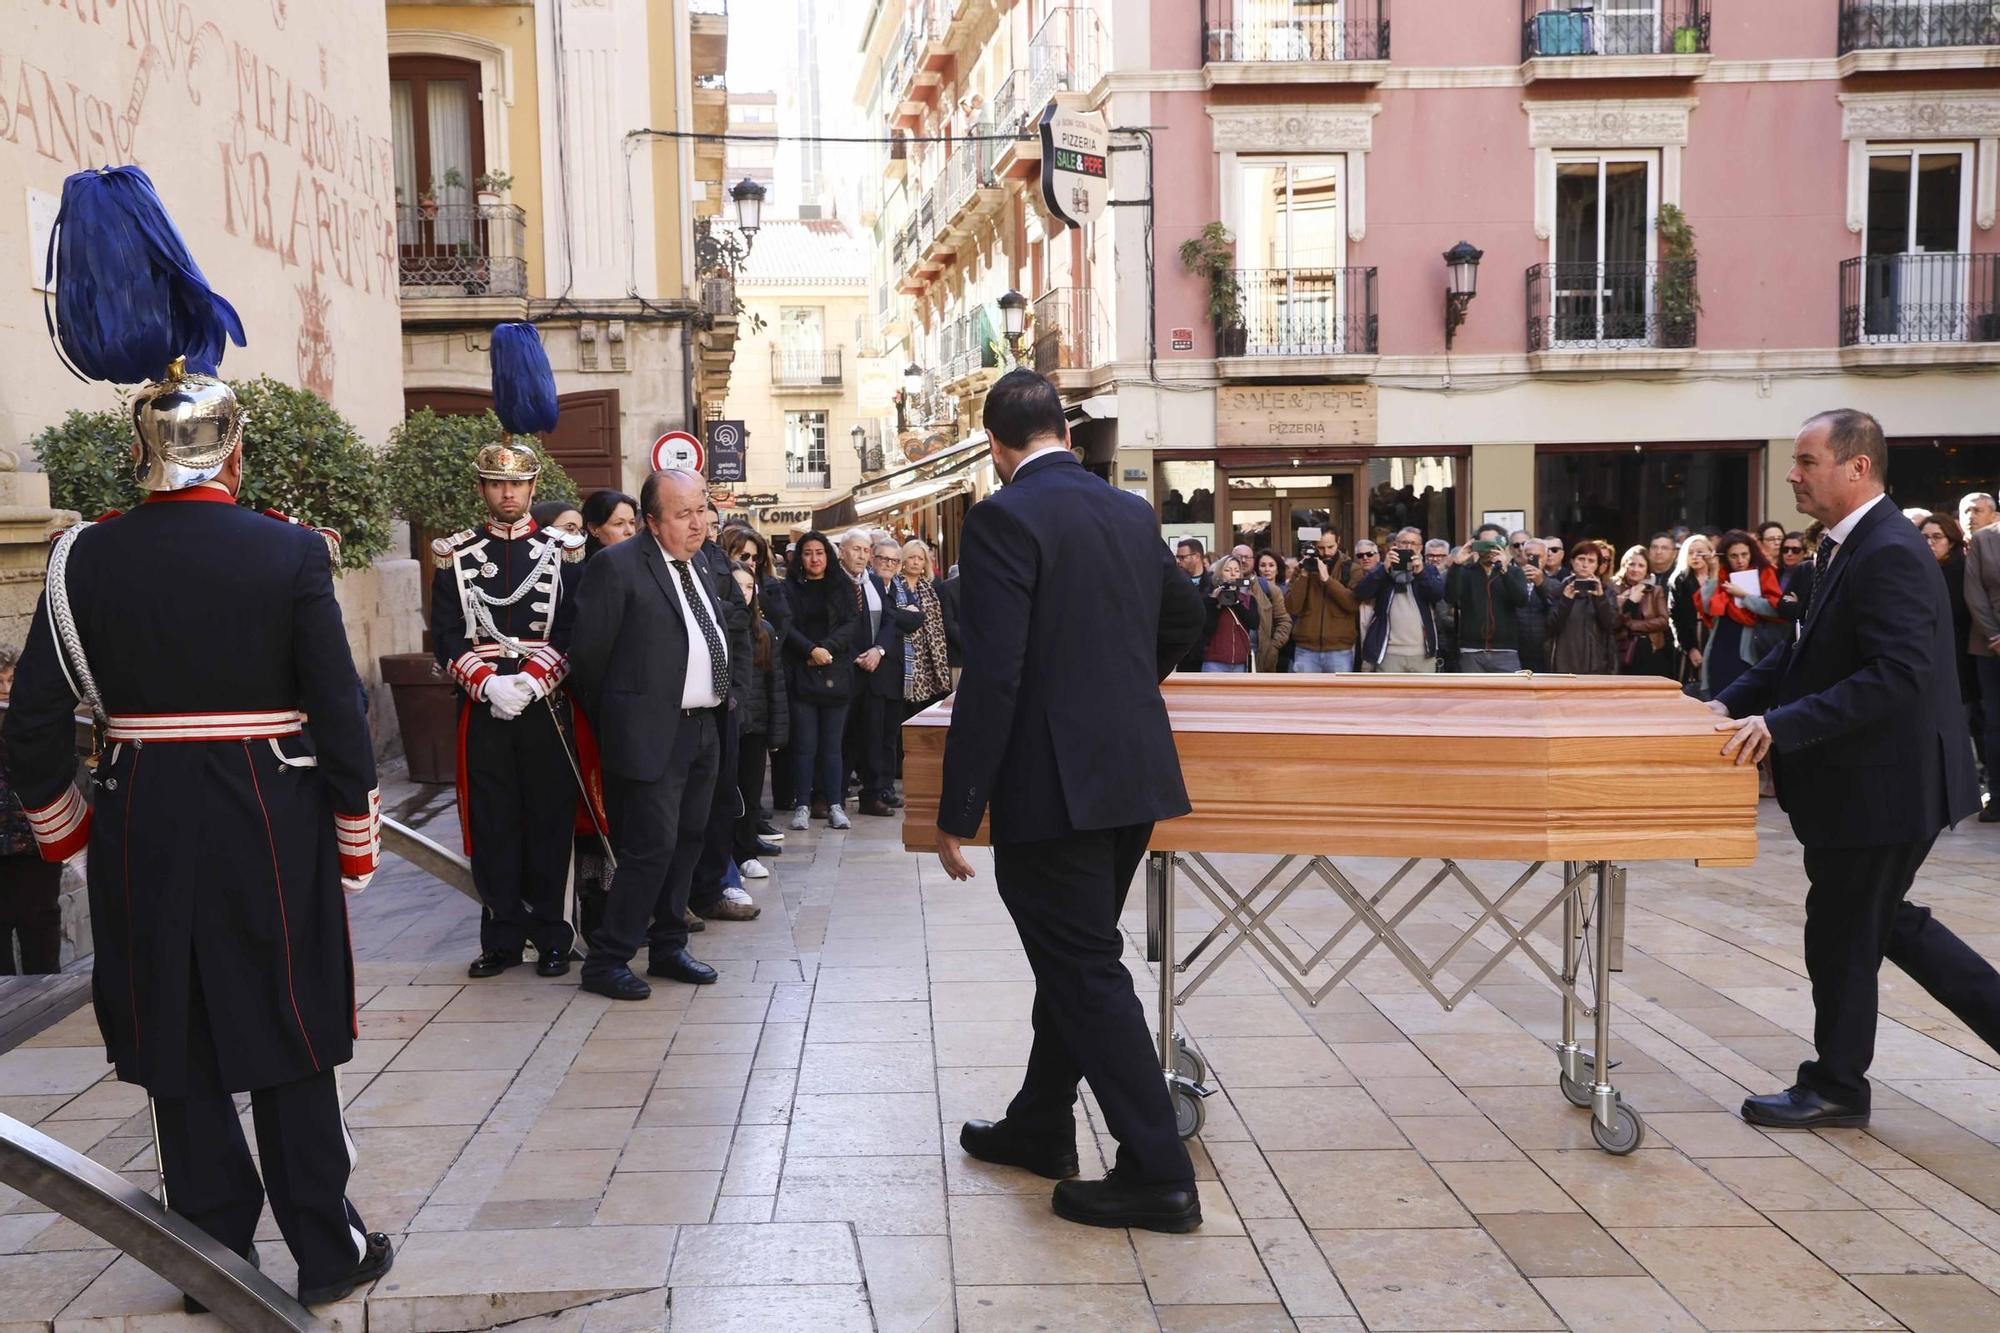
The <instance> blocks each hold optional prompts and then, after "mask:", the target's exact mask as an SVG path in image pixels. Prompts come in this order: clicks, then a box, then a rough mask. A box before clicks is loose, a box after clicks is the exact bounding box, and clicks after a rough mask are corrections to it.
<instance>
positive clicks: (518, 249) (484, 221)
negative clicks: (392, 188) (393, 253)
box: [396, 204, 528, 299]
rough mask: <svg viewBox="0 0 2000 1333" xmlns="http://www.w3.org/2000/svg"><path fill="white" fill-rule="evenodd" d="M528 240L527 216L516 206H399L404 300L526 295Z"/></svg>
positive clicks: (398, 228) (398, 230) (401, 279)
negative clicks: (525, 255)
mask: <svg viewBox="0 0 2000 1333" xmlns="http://www.w3.org/2000/svg"><path fill="white" fill-rule="evenodd" d="M527 235H528V215H527V213H526V212H525V211H524V210H522V209H520V208H516V207H514V206H513V205H511V204H436V205H429V206H426V205H423V204H398V205H397V206H396V245H397V250H398V256H399V257H398V260H397V269H398V274H399V280H400V282H401V284H402V288H403V296H404V297H405V298H406V299H421V298H424V297H440V296H445V297H450V296H525V295H527V292H528V261H527V260H526V259H525V258H524V257H523V256H524V254H525V253H526V249H527Z"/></svg>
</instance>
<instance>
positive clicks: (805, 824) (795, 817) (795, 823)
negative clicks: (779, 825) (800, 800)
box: [792, 805, 813, 833]
mask: <svg viewBox="0 0 2000 1333" xmlns="http://www.w3.org/2000/svg"><path fill="white" fill-rule="evenodd" d="M812 813H813V812H812V807H811V806H809V805H802V806H799V807H798V808H796V809H794V810H793V811H792V832H794V833H802V832H804V831H805V830H806V829H809V828H811V827H812Z"/></svg>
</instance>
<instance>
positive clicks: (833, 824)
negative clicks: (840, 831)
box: [826, 805, 854, 828]
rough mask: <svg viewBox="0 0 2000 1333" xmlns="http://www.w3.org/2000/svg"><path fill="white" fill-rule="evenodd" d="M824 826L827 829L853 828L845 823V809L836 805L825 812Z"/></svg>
mask: <svg viewBox="0 0 2000 1333" xmlns="http://www.w3.org/2000/svg"><path fill="white" fill-rule="evenodd" d="M826 826H827V827H828V828H853V827H854V826H853V825H852V824H850V823H848V822H847V807H845V806H840V805H836V806H833V807H832V808H830V809H829V810H828V811H827V812H826Z"/></svg>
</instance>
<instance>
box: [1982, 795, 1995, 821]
mask: <svg viewBox="0 0 2000 1333" xmlns="http://www.w3.org/2000/svg"><path fill="white" fill-rule="evenodd" d="M1979 822H1980V823H1982V824H2000V797H1996V798H1995V799H1993V800H1990V801H1988V802H1987V803H1986V808H1985V809H1984V810H1981V811H1980V812H1979Z"/></svg>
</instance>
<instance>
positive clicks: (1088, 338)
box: [1035, 287, 1105, 375]
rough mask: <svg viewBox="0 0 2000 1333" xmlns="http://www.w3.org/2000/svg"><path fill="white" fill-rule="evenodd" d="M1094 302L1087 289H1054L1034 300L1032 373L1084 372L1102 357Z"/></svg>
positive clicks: (1102, 341) (1100, 336) (1102, 348)
mask: <svg viewBox="0 0 2000 1333" xmlns="http://www.w3.org/2000/svg"><path fill="white" fill-rule="evenodd" d="M1104 341H1105V338H1104V332H1103V330H1102V329H1100V328H1099V327H1098V323H1097V298H1096V295H1095V294H1094V293H1093V292H1092V291H1091V290H1090V288H1088V287H1057V288H1055V289H1054V290H1052V291H1048V292H1045V293H1043V294H1042V295H1041V296H1038V297H1036V298H1035V370H1036V372H1037V373H1038V374H1042V375H1052V374H1054V373H1055V372H1056V371H1058V370H1087V369H1089V368H1090V367H1092V366H1094V365H1096V364H1097V360H1098V358H1099V357H1100V356H1101V355H1103V353H1104V351H1105V347H1104V345H1103V344H1104Z"/></svg>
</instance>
